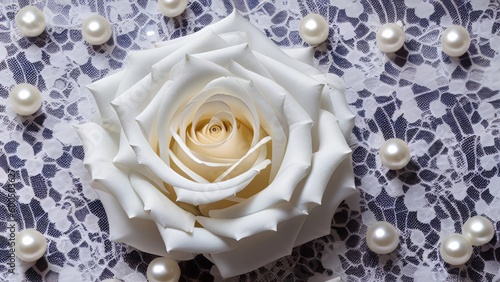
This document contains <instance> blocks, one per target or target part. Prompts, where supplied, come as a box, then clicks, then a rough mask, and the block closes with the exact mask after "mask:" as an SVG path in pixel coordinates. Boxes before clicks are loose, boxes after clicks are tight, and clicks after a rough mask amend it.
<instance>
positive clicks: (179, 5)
mask: <svg viewBox="0 0 500 282" xmlns="http://www.w3.org/2000/svg"><path fill="white" fill-rule="evenodd" d="M187 4H188V1H187V0H158V7H159V8H160V11H161V12H162V14H164V15H165V16H167V17H169V18H172V17H177V16H178V15H180V14H182V13H183V12H184V10H186V7H187Z"/></svg>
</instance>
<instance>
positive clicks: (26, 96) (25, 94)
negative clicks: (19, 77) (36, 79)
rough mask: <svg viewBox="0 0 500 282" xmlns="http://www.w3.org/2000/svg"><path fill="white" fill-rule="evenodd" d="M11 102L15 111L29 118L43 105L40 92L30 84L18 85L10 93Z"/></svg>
mask: <svg viewBox="0 0 500 282" xmlns="http://www.w3.org/2000/svg"><path fill="white" fill-rule="evenodd" d="M9 100H10V104H11V106H12V108H13V109H14V111H15V112H16V113H17V114H19V115H22V116H29V115H32V114H34V113H36V111H38V109H40V106H41V105H42V96H41V94H40V91H39V90H38V89H37V88H36V87H34V86H33V85H31V84H28V83H21V84H18V85H16V86H15V87H14V88H13V89H12V90H11V91H10V94H9Z"/></svg>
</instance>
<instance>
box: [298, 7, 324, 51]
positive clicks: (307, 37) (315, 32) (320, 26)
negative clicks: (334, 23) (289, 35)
mask: <svg viewBox="0 0 500 282" xmlns="http://www.w3.org/2000/svg"><path fill="white" fill-rule="evenodd" d="M328 29H329V27H328V23H327V22H326V20H325V18H323V17H322V16H321V15H318V14H309V15H307V16H305V17H304V18H303V19H302V20H301V21H300V26H299V34H300V37H302V40H304V42H306V43H309V44H311V45H317V44H320V43H322V42H323V41H325V40H326V39H327V38H328Z"/></svg>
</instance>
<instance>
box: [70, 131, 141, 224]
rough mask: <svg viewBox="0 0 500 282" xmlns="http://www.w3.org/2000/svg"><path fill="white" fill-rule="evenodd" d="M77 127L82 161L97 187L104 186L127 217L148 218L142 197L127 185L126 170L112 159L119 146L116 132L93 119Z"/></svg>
mask: <svg viewBox="0 0 500 282" xmlns="http://www.w3.org/2000/svg"><path fill="white" fill-rule="evenodd" d="M76 131H77V133H78V135H79V136H80V139H81V140H82V142H83V146H84V149H85V160H84V164H85V166H86V168H87V170H88V171H89V172H90V174H91V175H92V181H93V186H94V187H95V186H96V184H97V185H99V186H98V187H97V188H98V189H99V188H100V187H105V188H104V189H105V190H106V191H108V192H109V193H111V194H112V195H113V196H114V197H115V198H116V199H117V200H118V202H119V203H120V207H121V208H123V209H124V210H125V212H126V213H127V215H128V217H129V218H134V217H140V218H148V219H149V216H147V215H146V213H145V212H144V210H143V204H142V202H141V200H140V199H139V197H138V196H137V194H136V193H135V192H134V190H133V189H132V186H131V185H130V181H129V180H128V170H127V169H122V168H118V167H116V166H115V165H114V164H113V163H112V159H113V157H114V155H115V154H116V151H117V147H118V144H117V143H118V140H116V139H117V134H116V133H111V132H108V131H106V130H105V129H104V128H102V127H101V126H100V125H98V124H95V123H86V124H83V125H80V126H78V127H76ZM120 207H118V208H120Z"/></svg>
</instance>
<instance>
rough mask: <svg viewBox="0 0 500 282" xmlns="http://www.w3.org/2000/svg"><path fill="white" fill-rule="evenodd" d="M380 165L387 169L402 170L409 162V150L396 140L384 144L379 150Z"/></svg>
mask: <svg viewBox="0 0 500 282" xmlns="http://www.w3.org/2000/svg"><path fill="white" fill-rule="evenodd" d="M379 154H380V159H381V161H382V164H383V165H385V166H386V167H387V168H389V169H402V168H403V167H405V166H406V165H407V164H408V162H410V148H409V147H408V145H406V143H405V142H404V141H403V140H401V139H397V138H392V139H389V140H387V141H385V142H384V144H382V146H381V147H380V150H379Z"/></svg>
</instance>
